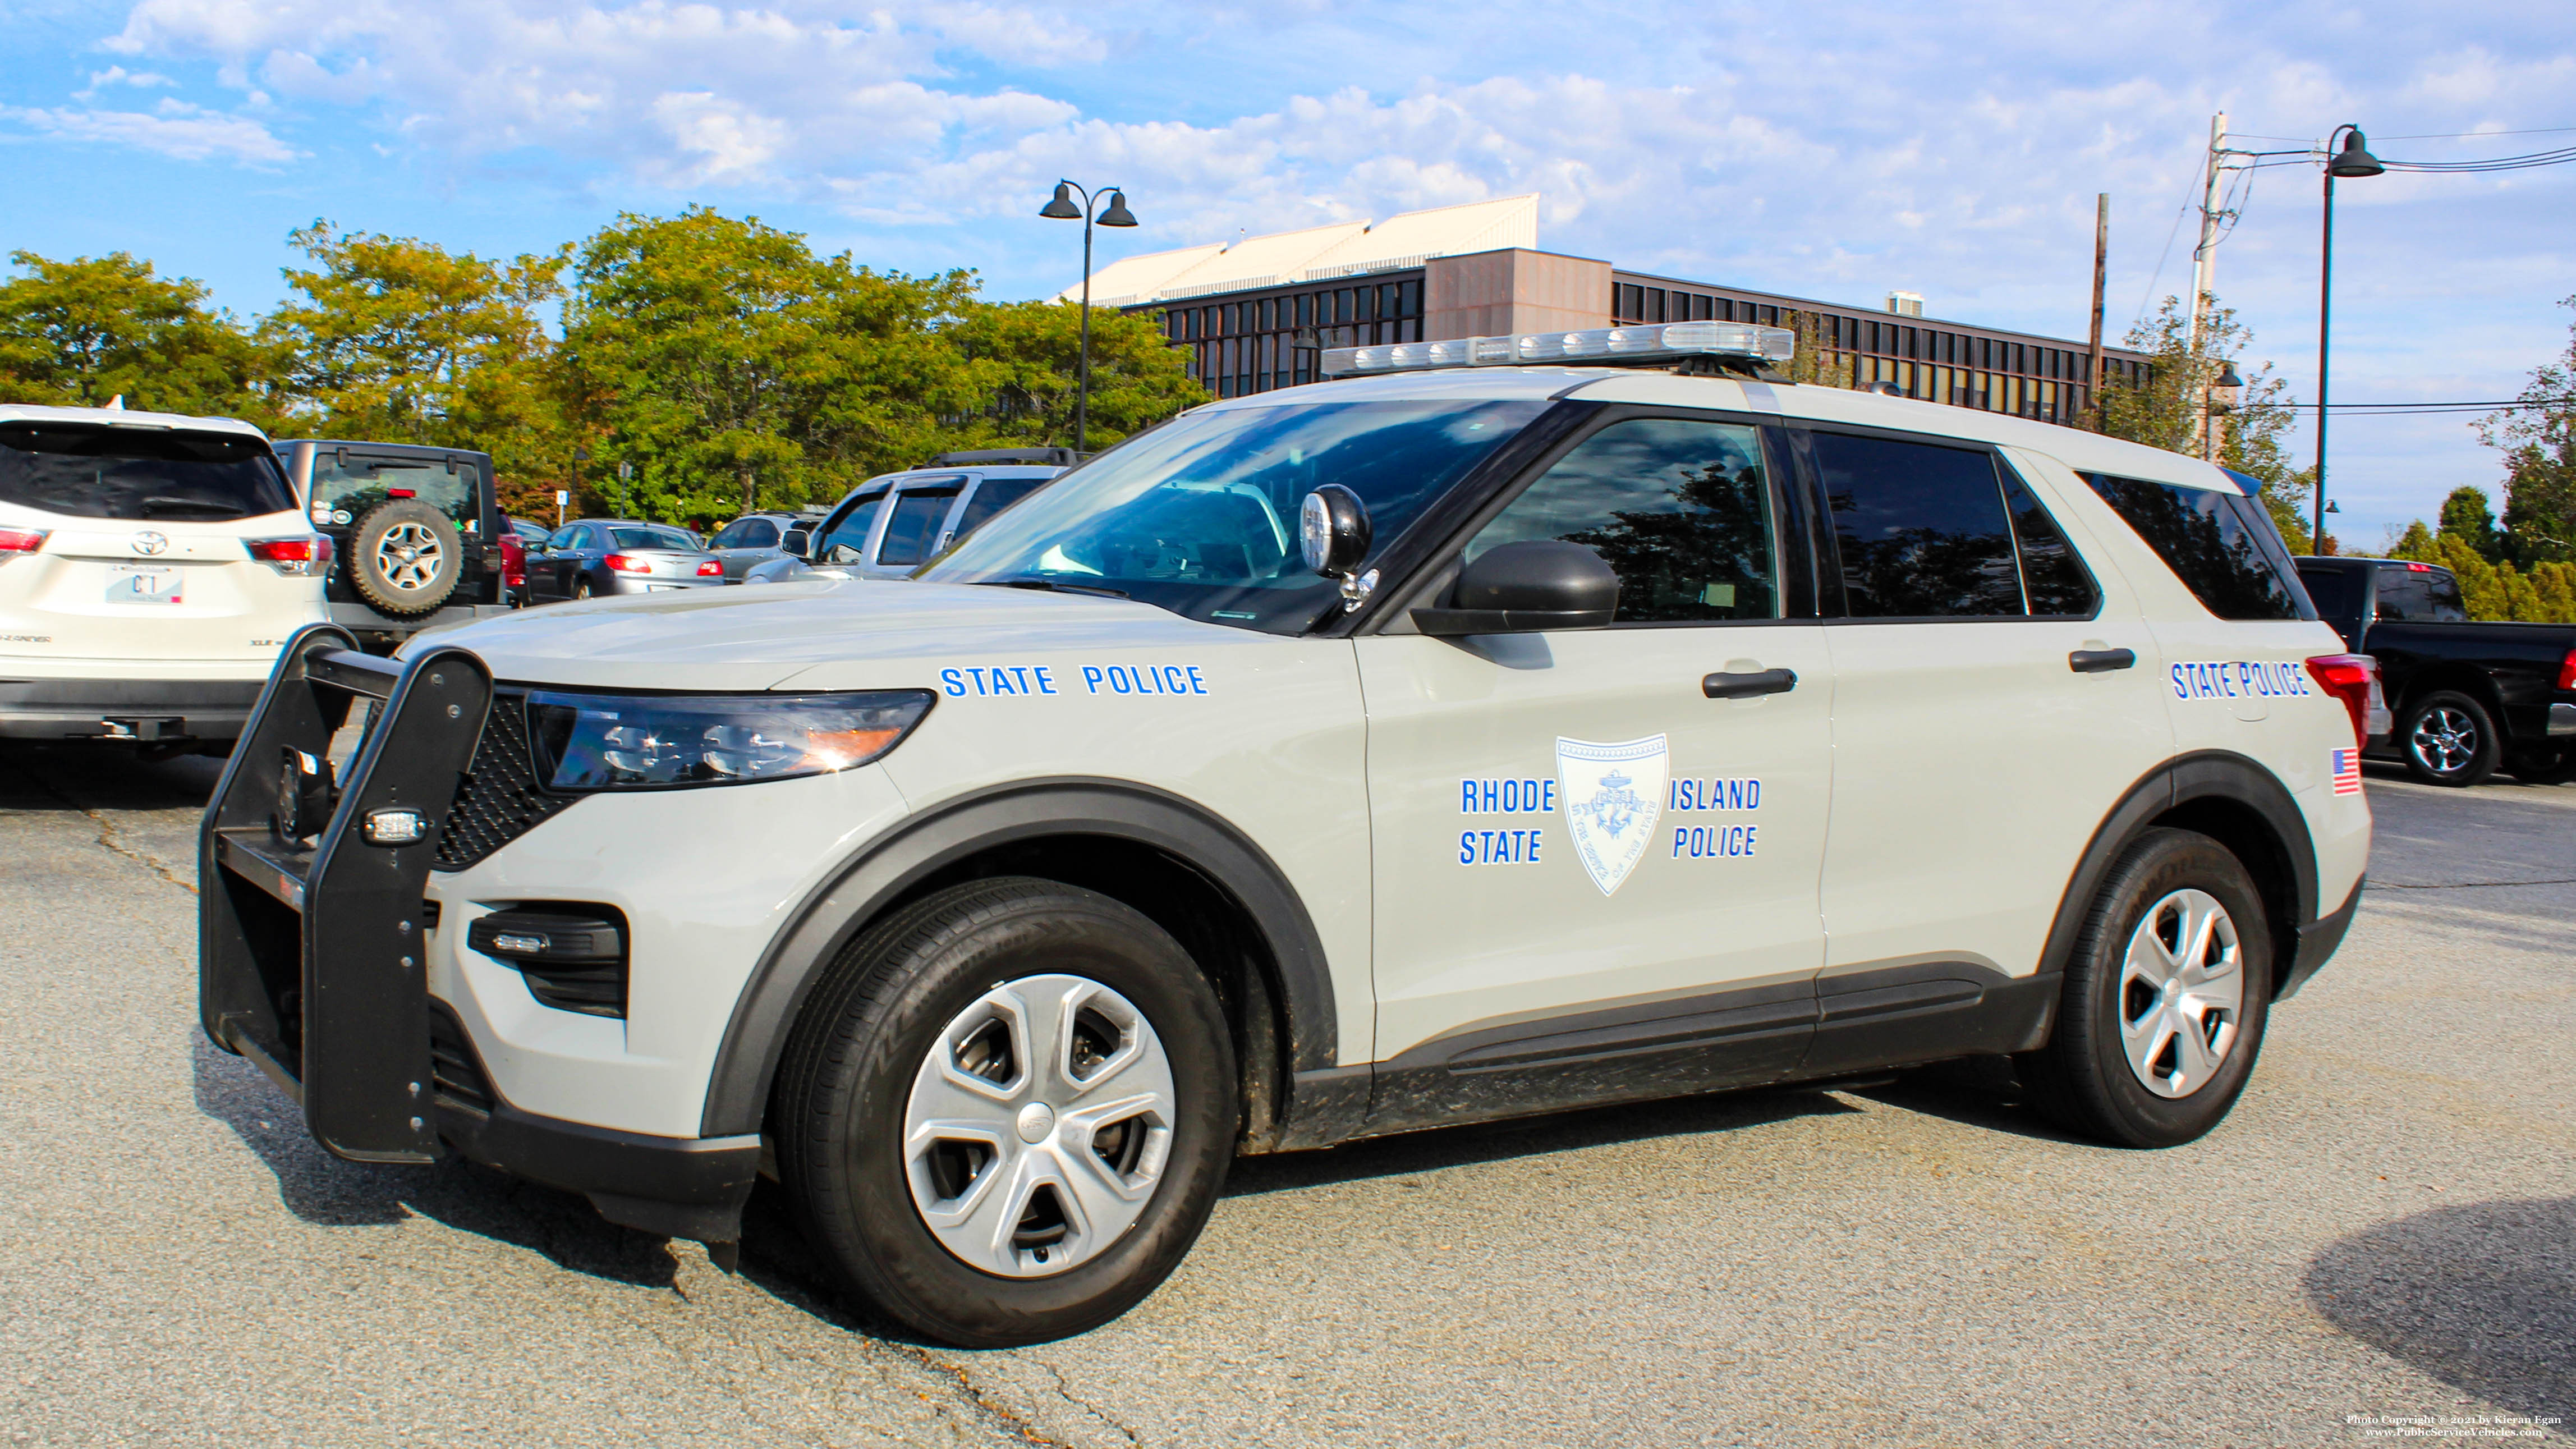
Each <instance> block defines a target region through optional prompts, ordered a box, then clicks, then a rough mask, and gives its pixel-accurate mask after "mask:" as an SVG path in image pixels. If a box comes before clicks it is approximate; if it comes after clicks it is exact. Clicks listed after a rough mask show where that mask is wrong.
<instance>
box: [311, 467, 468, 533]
mask: <svg viewBox="0 0 2576 1449" xmlns="http://www.w3.org/2000/svg"><path fill="white" fill-rule="evenodd" d="M474 475H475V466H474V464H472V463H470V462H466V461H463V460H461V459H452V458H401V457H386V456H382V455H378V456H373V457H370V456H369V455H367V454H365V453H358V452H352V451H351V450H349V449H347V448H317V449H315V450H314V453H313V503H312V507H313V512H314V516H315V520H316V521H317V522H323V523H344V524H345V523H357V522H361V521H363V520H364V519H365V518H366V516H367V514H368V512H369V511H370V510H372V509H374V508H376V507H377V506H378V505H380V504H383V503H386V502H388V501H391V500H394V499H400V498H411V499H416V500H418V501H420V502H422V503H426V504H428V505H429V506H430V507H432V508H435V509H437V510H438V511H439V512H441V513H444V514H446V515H447V516H448V517H449V518H451V519H453V520H455V522H456V526H457V527H459V528H462V529H464V530H465V531H466V532H468V533H473V532H477V531H479V526H480V523H481V520H482V516H483V513H482V509H481V508H480V507H479V506H478V504H477V502H476V499H475V496H474V484H475V482H476V479H475V476H474ZM342 514H347V515H348V516H347V517H346V518H343V517H341V515H342Z"/></svg>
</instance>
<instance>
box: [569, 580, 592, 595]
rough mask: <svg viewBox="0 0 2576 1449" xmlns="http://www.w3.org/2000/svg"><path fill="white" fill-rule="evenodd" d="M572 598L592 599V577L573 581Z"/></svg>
mask: <svg viewBox="0 0 2576 1449" xmlns="http://www.w3.org/2000/svg"><path fill="white" fill-rule="evenodd" d="M572 596H573V597H574V598H576V599H587V598H589V597H590V577H589V576H588V575H587V574H585V575H583V576H582V577H580V578H577V579H575V580H573V581H572Z"/></svg>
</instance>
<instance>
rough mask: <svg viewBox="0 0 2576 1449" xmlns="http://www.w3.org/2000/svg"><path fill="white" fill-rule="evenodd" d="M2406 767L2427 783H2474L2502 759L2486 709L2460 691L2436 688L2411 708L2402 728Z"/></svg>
mask: <svg viewBox="0 0 2576 1449" xmlns="http://www.w3.org/2000/svg"><path fill="white" fill-rule="evenodd" d="M2397 747H2398V749H2399V750H2401V751H2402V752H2404V754H2405V756H2406V768H2407V770H2408V771H2409V772H2410V773H2412V774H2413V775H2414V776H2415V778H2416V779H2418V780H2421V781H2423V782H2424V783H2425V784H2427V785H2451V786H2469V785H2475V784H2477V783H2479V782H2481V781H2483V780H2485V779H2486V777H2487V776H2489V775H2492V774H2494V773H2495V768H2496V763H2497V761H2498V760H2499V759H2500V758H2501V757H2502V755H2503V748H2502V742H2501V741H2500V740H2498V739H2497V737H2496V727H2495V720H2494V719H2493V718H2492V717H2490V716H2489V715H2488V714H2487V707H2486V706H2485V705H2483V704H2480V703H2479V702H2478V701H2477V700H2476V699H2474V698H2472V697H2470V696H2468V695H2465V694H2462V693H2460V692H2459V691H2458V690H2456V689H2437V690H2435V691H2433V692H2432V693H2431V694H2428V695H2426V696H2424V697H2423V698H2422V699H2419V700H2417V701H2415V703H2414V704H2412V705H2410V706H2408V707H2407V710H2406V718H2405V719H2404V720H2402V721H2400V722H2399V724H2398V726H2397Z"/></svg>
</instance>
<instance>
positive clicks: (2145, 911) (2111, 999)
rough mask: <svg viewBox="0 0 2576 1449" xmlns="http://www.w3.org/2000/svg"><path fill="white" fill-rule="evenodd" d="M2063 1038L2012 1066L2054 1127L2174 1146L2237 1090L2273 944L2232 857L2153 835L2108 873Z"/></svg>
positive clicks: (2263, 998)
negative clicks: (2020, 1074)
mask: <svg viewBox="0 0 2576 1449" xmlns="http://www.w3.org/2000/svg"><path fill="white" fill-rule="evenodd" d="M2061 991H2062V994H2061V996H2060V997H2059V1000H2058V1010H2057V1028H2056V1031H2055V1033H2054V1034H2053V1035H2052V1036H2051V1037H2050V1039H2049V1042H2048V1045H2046V1046H2044V1047H2042V1048H2040V1049H2039V1050H2038V1051H2035V1052H2031V1053H2029V1054H2027V1055H2025V1056H2024V1057H2022V1058H2021V1059H2020V1061H2019V1063H2018V1065H2019V1066H2020V1067H2021V1069H2022V1075H2023V1078H2024V1080H2025V1081H2026V1082H2027V1083H2028V1084H2029V1085H2030V1087H2031V1088H2032V1102H2033V1105H2035V1106H2037V1107H2038V1108H2039V1109H2040V1110H2041V1111H2043V1112H2045V1113H2047V1114H2048V1115H2049V1116H2050V1117H2051V1118H2053V1119H2054V1120H2055V1121H2057V1122H2058V1124H2059V1125H2061V1126H2064V1127H2067V1128H2070V1129H2072V1130H2074V1131H2077V1132H2082V1133H2084V1134H2085V1135H2087V1136H2091V1137H2098V1138H2100V1139H2102V1140H2103V1141H2106V1142H2110V1143H2113V1144H2115V1145H2117V1146H2122V1147H2172V1146H2176V1145H2178V1144H2180V1143H2184V1142H2189V1141H2191V1140H2193V1139H2194V1138H2197V1137H2199V1136H2200V1135H2201V1134H2203V1133H2205V1132H2207V1131H2209V1129H2211V1128H2212V1127H2215V1126H2217V1125H2218V1123H2219V1121H2220V1120H2221V1119H2222V1118H2224V1117H2226V1115H2227V1113H2228V1109H2229V1108H2231V1107H2233V1106H2235V1105H2236V1098H2237V1095H2238V1094H2239V1093H2241V1092H2243V1091H2244V1090H2245V1080H2246V1078H2247V1076H2248V1075H2250V1074H2251V1073H2252V1072H2253V1070H2254V1058H2255V1055H2256V1053H2257V1052H2258V1051H2260V1050H2261V1048H2262V1045H2263V1024H2264V1021H2265V1019H2266V1016H2267V1014H2268V1008H2269V1006H2270V1005H2271V1000H2272V934H2271V928H2270V924H2269V922H2268V920H2267V918H2266V916H2265V914H2264V910H2263V899H2262V896H2261V895H2260V894H2258V893H2257V892H2256V891H2255V889H2254V882H2253V879H2252V878H2251V877H2249V876H2248V875H2247V874H2246V873H2245V867H2244V865H2243V864H2242V863H2241V862H2239V861H2238V860H2237V859H2236V857H2235V855H2234V854H2232V853H2230V852H2229V851H2228V849H2227V848H2226V847H2225V846H2223V845H2220V844H2219V843H2218V842H2217V841H2215V840H2212V839H2210V838H2209V837H2208V836H2206V835H2200V834H2196V833H2194V832H2192V831H2188V830H2151V831H2148V832H2147V833H2146V834H2145V835H2143V836H2140V837H2139V838H2138V840H2137V841H2136V842H2135V843H2134V844H2132V845H2131V846H2130V847H2129V848H2128V849H2127V850H2126V851H2125V852H2123V853H2122V855H2121V857H2120V859H2119V862H2118V863H2117V864H2115V865H2114V866H2113V867H2112V868H2111V873H2110V875H2109V877H2108V878H2107V879H2106V880H2104V881H2103V883H2102V889H2101V891H2100V893H2099V894H2097V895H2096V896H2095V897H2094V898H2093V907H2092V910H2091V911H2090V913H2089V914H2088V915H2087V917H2086V919H2085V923H2084V930H2083V933H2082V934H2081V935H2079V936H2077V937H2076V941H2075V951H2074V954H2073V956H2072V957H2071V958H2070V959H2069V960H2068V962H2067V964H2066V979H2065V984H2064V986H2063V987H2062V988H2061Z"/></svg>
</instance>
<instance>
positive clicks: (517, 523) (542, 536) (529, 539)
mask: <svg viewBox="0 0 2576 1449" xmlns="http://www.w3.org/2000/svg"><path fill="white" fill-rule="evenodd" d="M505 522H506V523H507V524H508V525H509V529H510V531H511V532H512V533H515V534H517V535H518V536H519V541H520V542H521V543H524V544H526V545H527V546H528V548H529V549H530V550H531V551H534V550H536V549H540V548H543V547H545V544H546V540H547V539H550V538H552V537H554V536H555V531H554V530H553V529H551V528H548V527H546V526H545V525H544V524H542V523H537V522H533V521H531V520H529V519H525V518H512V519H507V520H505Z"/></svg>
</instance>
